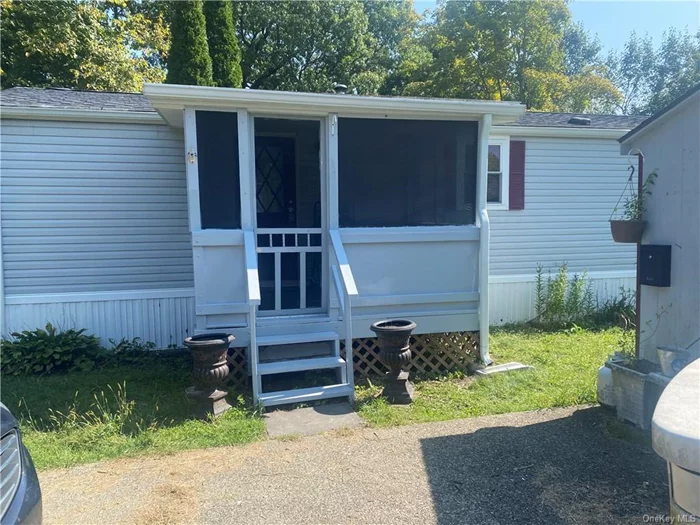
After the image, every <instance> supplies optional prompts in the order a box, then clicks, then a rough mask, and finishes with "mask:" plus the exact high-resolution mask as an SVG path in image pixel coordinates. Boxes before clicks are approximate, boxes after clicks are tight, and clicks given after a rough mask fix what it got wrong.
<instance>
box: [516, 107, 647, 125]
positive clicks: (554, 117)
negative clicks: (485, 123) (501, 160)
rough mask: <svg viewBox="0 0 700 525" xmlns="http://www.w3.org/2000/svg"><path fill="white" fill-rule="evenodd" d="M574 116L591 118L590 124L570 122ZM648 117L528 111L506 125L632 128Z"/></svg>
mask: <svg viewBox="0 0 700 525" xmlns="http://www.w3.org/2000/svg"><path fill="white" fill-rule="evenodd" d="M572 117H583V118H587V119H590V121H591V123H590V125H581V124H569V119H571V118H572ZM646 118H647V117H646V116H644V115H641V116H634V115H596V114H588V113H585V114H583V113H545V112H537V111H528V112H527V113H525V114H524V115H522V116H521V117H519V118H518V119H517V120H516V121H515V122H512V123H509V124H504V126H524V127H546V128H594V129H632V128H634V127H636V126H638V125H639V124H640V123H641V122H643V121H644V119H646Z"/></svg>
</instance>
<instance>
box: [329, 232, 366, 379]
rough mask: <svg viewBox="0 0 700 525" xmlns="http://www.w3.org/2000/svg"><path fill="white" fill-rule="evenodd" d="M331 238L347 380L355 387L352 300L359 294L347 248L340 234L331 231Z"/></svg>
mask: <svg viewBox="0 0 700 525" xmlns="http://www.w3.org/2000/svg"><path fill="white" fill-rule="evenodd" d="M330 238H331V247H332V249H331V250H330V253H331V257H330V263H331V273H332V275H333V283H334V284H335V289H336V292H337V293H338V299H339V304H340V311H341V313H342V315H343V325H344V327H345V329H344V334H343V336H344V338H345V366H346V373H345V376H346V378H345V379H346V381H347V383H348V384H349V385H350V386H353V385H354V380H353V368H354V366H353V351H352V298H353V297H357V296H358V295H359V294H358V292H357V285H356V284H355V277H354V276H353V275H352V269H351V268H350V263H349V262H348V257H347V254H346V253H345V248H343V241H342V240H341V238H340V232H339V231H338V230H331V231H330Z"/></svg>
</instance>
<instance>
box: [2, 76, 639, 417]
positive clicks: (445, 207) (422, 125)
mask: <svg viewBox="0 0 700 525" xmlns="http://www.w3.org/2000/svg"><path fill="white" fill-rule="evenodd" d="M0 108H1V109H2V113H1V116H2V135H1V139H2V140H1V143H0V147H1V148H2V149H1V152H2V158H1V161H0V162H1V163H0V169H1V170H2V175H1V176H2V181H1V187H0V191H1V192H2V200H1V201H0V203H1V204H2V214H1V216H0V218H1V222H0V228H1V233H2V253H1V255H2V257H1V258H0V261H1V263H2V271H3V277H4V279H3V280H2V284H3V290H2V291H3V294H2V301H0V307H2V309H3V315H2V318H3V321H2V325H3V326H2V329H3V331H4V332H7V331H13V330H18V329H26V328H35V327H37V326H42V325H44V324H45V323H46V322H47V321H52V322H54V323H55V324H58V325H61V326H68V325H70V326H77V327H86V328H88V329H89V330H90V331H91V332H93V333H95V334H96V335H98V336H100V337H101V338H102V339H103V340H105V339H109V338H115V339H120V338H122V337H129V338H131V337H136V336H138V337H142V338H143V339H145V340H152V341H155V342H156V343H157V344H158V345H159V346H167V345H168V344H177V343H180V342H181V341H182V339H184V337H186V335H187V334H192V333H193V332H204V331H213V330H227V331H231V332H233V333H234V334H235V335H236V337H237V344H238V345H241V346H247V345H249V344H250V343H251V340H252V341H253V347H255V349H256V350H257V347H258V346H260V347H263V346H265V345H267V344H273V343H276V344H288V343H289V342H307V341H319V340H322V341H326V340H329V339H333V340H334V341H335V348H336V352H337V349H338V348H339V342H340V340H349V339H350V338H353V337H354V338H361V337H369V336H371V335H372V334H371V332H370V331H369V325H370V323H371V321H374V320H377V319H378V318H381V317H393V316H402V317H410V318H412V319H414V320H416V321H417V323H418V332H419V333H434V332H452V331H480V332H481V333H482V334H483V333H487V332H488V324H489V319H490V321H491V323H503V322H513V321H524V320H527V319H529V318H531V317H532V316H533V311H532V310H533V303H534V284H533V283H534V272H535V267H536V265H537V264H543V265H544V266H545V268H547V267H552V266H554V265H558V264H559V263H561V262H567V263H568V265H569V268H570V270H571V271H572V272H581V271H583V270H587V271H588V272H589V276H590V277H591V278H592V279H593V281H594V286H595V288H596V291H597V292H598V294H599V297H600V298H604V297H606V296H611V295H614V294H616V293H617V291H618V289H619V287H620V286H626V287H632V286H633V285H634V247H629V246H623V245H616V244H614V243H613V242H612V240H611V239H610V236H609V230H608V222H607V221H608V218H609V215H610V212H611V211H612V208H613V207H614V206H615V202H616V201H617V198H618V197H619V195H620V193H621V192H622V189H623V188H624V186H625V181H626V178H627V172H626V168H627V160H626V159H625V158H624V157H621V156H620V155H619V152H618V149H617V146H616V142H615V140H616V139H617V138H618V137H619V136H620V135H622V134H623V133H624V132H625V131H627V130H629V129H630V128H632V127H634V125H636V124H637V123H638V122H639V120H641V119H634V118H631V117H619V116H605V115H598V116H596V115H589V116H574V115H564V114H551V113H549V114H548V113H528V114H525V113H524V107H523V106H522V105H520V104H517V103H500V102H490V101H455V100H444V99H442V100H441V99H437V100H429V99H405V98H385V97H357V96H351V95H329V94H308V93H287V92H270V91H257V90H232V89H220V88H201V87H192V86H172V85H170V86H168V85H147V86H146V89H145V96H143V95H139V94H121V93H96V92H79V91H70V90H62V89H46V90H42V89H31V88H13V89H10V90H7V91H3V92H2V95H1V97H0ZM154 108H155V110H156V111H157V112H156V111H154ZM572 117H577V118H574V119H572ZM487 201H488V204H487ZM489 216H490V217H491V228H490V230H489V228H488V227H485V228H484V227H482V225H486V226H488V219H489ZM489 233H490V242H489ZM489 247H490V256H489ZM489 283H490V284H489ZM489 298H490V303H491V306H490V308H489ZM344 308H345V309H348V310H350V309H351V312H350V311H348V312H347V313H343V310H344ZM483 312H490V314H489V315H488V316H487V315H482V313H483ZM350 321H351V322H350ZM314 334H315V335H314ZM255 341H257V343H258V344H255ZM481 350H482V357H483V358H484V359H485V360H487V361H488V340H487V339H484V338H482V344H481ZM324 363H325V362H324ZM320 364H323V363H316V365H318V366H320ZM333 366H338V365H337V364H334V365H333ZM278 368H279V367H278ZM278 368H275V370H276V371H279V370H282V368H284V367H282V368H279V370H278ZM297 368H298V367H297ZM343 370H345V369H343ZM261 374H262V372H261ZM343 374H344V375H343V378H342V382H341V384H340V385H339V386H338V388H337V389H336V390H334V391H332V390H326V391H325V392H326V394H328V395H331V394H333V395H348V392H349V390H348V384H347V381H351V379H348V377H346V375H345V374H346V372H343ZM254 377H256V381H254V386H255V390H256V395H257V394H260V380H259V374H255V371H254ZM326 394H323V395H326ZM311 395H312V397H311V398H313V395H316V394H314V393H311ZM280 399H282V400H284V399H288V397H285V396H284V395H282V396H281V397H279V396H278V397H276V398H275V399H272V398H270V397H268V398H265V397H264V395H263V400H264V401H266V402H269V403H274V402H281V401H280Z"/></svg>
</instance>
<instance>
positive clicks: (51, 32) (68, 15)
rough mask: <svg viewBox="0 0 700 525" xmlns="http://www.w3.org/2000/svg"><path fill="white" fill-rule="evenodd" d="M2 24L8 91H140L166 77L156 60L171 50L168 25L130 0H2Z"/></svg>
mask: <svg viewBox="0 0 700 525" xmlns="http://www.w3.org/2000/svg"><path fill="white" fill-rule="evenodd" d="M0 20H1V21H2V22H1V24H2V26H1V27H2V51H1V54H0V60H1V68H2V82H3V87H12V86H38V87H48V86H55V87H68V88H77V89H98V90H99V89H102V90H111V91H140V90H141V86H142V85H143V83H144V82H160V81H162V80H163V78H164V71H163V69H162V68H161V67H160V66H159V65H158V63H157V60H154V57H155V56H156V55H160V54H162V53H164V52H165V49H166V48H167V41H168V30H167V26H166V24H165V23H164V21H163V19H162V18H159V17H153V18H147V17H144V16H143V15H140V14H139V13H136V12H135V11H133V10H132V8H131V7H130V4H129V3H127V2H126V1H121V0H116V1H112V2H110V4H109V5H108V6H106V5H105V4H102V3H99V2H96V1H83V2H76V1H74V0H56V1H52V2H44V1H41V0H23V1H21V2H20V1H11V0H2V1H1V2H0Z"/></svg>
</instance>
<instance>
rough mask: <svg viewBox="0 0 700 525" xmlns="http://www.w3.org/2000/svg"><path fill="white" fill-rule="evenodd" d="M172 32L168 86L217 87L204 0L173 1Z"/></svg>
mask: <svg viewBox="0 0 700 525" xmlns="http://www.w3.org/2000/svg"><path fill="white" fill-rule="evenodd" d="M170 30H171V32H172V35H173V37H172V44H171V47H170V56H169V57H168V75H167V77H166V79H165V81H166V82H167V83H168V84H186V85H194V86H212V85H214V80H213V77H212V64H211V58H210V57H209V45H208V44H207V31H206V22H205V20H204V11H203V8H202V0H181V1H178V2H173V4H172V5H171V26H170Z"/></svg>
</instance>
